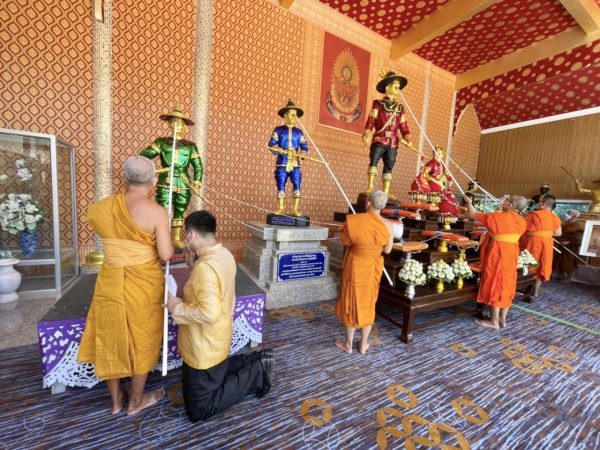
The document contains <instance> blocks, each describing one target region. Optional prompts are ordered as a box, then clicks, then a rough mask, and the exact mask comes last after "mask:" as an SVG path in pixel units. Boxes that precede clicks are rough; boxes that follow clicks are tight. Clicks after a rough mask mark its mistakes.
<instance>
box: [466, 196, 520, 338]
mask: <svg viewBox="0 0 600 450" xmlns="http://www.w3.org/2000/svg"><path fill="white" fill-rule="evenodd" d="M464 200H465V203H466V205H467V210H468V213H469V216H471V217H473V218H475V219H477V220H479V221H480V222H481V223H482V224H483V226H484V227H486V228H487V234H486V235H485V242H484V243H483V244H482V251H481V253H480V255H481V262H480V266H481V282H480V284H479V293H478V294H477V302H479V303H483V304H486V305H489V307H490V313H491V317H490V320H481V319H476V320H475V323H477V324H478V325H481V326H484V327H489V328H494V329H498V328H500V327H502V328H504V327H505V326H506V315H507V313H508V309H509V308H510V306H511V305H512V301H513V299H514V297H515V291H516V289H517V258H518V257H519V239H520V238H521V236H522V235H523V233H525V220H524V219H523V218H522V217H521V215H520V214H519V213H518V212H517V211H522V210H523V209H524V208H525V207H527V200H526V199H525V197H521V196H516V195H513V196H510V197H508V196H507V197H504V198H503V199H502V202H501V207H502V211H501V212H496V213H489V214H483V213H478V212H477V211H475V208H473V200H472V199H471V198H470V197H468V196H465V197H464ZM484 246H485V249H484V248H483V247H484Z"/></svg>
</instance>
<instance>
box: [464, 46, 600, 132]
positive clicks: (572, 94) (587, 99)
mask: <svg viewBox="0 0 600 450" xmlns="http://www.w3.org/2000/svg"><path fill="white" fill-rule="evenodd" d="M599 76H600V39H598V40H597V41H595V42H591V43H589V44H586V45H582V46H581V47H577V48H574V49H572V50H569V51H566V52H563V53H560V54H558V55H555V56H552V57H550V58H547V59H544V60H541V61H537V62H535V63H532V64H529V65H526V66H523V67H520V68H518V69H515V70H512V71H510V72H507V73H505V74H503V75H500V76H497V77H493V78H490V79H488V80H485V81H482V82H481V83H478V84H475V85H473V86H468V87H466V88H463V89H461V90H460V91H458V94H457V96H456V112H455V120H458V118H459V117H460V114H461V112H462V111H463V110H464V108H466V107H467V105H469V104H470V103H474V104H475V109H476V110H477V112H478V116H479V117H480V123H481V127H482V128H490V127H496V126H500V125H507V124H509V123H515V122H521V121H523V120H530V119H538V118H540V117H546V116H552V115H555V114H561V113H565V112H570V111H577V110H580V109H587V108H592V107H594V106H600V85H599V84H598V81H597V80H598V77H599ZM595 80H596V81H595ZM575 81H576V82H575ZM520 96H524V98H523V99H519V101H514V99H515V98H519V97H520ZM545 97H547V98H548V101H546V100H544V98H545ZM507 99H512V100H513V101H507ZM519 103H525V104H526V107H525V108H521V109H519ZM500 105H502V106H500ZM557 105H561V106H560V107H559V106H557ZM480 113H484V114H485V115H484V116H483V117H481V115H480ZM494 119H496V120H495V122H494Z"/></svg>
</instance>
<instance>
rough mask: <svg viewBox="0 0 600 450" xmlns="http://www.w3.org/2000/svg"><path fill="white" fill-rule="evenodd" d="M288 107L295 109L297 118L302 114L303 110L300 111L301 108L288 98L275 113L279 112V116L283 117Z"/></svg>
mask: <svg viewBox="0 0 600 450" xmlns="http://www.w3.org/2000/svg"><path fill="white" fill-rule="evenodd" d="M290 109H295V110H296V115H297V116H298V118H300V117H302V116H303V115H304V111H302V108H298V107H297V106H296V105H295V104H294V102H293V101H292V99H291V98H290V99H289V100H288V102H287V105H285V106H284V107H283V108H281V109H280V110H279V111H278V112H277V114H279V117H283V116H284V115H285V113H286V112H288V111H289V110H290Z"/></svg>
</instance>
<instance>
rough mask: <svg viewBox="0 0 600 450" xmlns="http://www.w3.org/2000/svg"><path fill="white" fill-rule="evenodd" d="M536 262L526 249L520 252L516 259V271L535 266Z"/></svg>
mask: <svg viewBox="0 0 600 450" xmlns="http://www.w3.org/2000/svg"><path fill="white" fill-rule="evenodd" d="M537 265H539V264H538V262H537V261H536V260H535V258H534V257H533V255H532V254H531V252H530V251H529V250H527V249H523V250H521V253H520V254H519V257H518V258H517V269H522V268H524V267H529V266H537Z"/></svg>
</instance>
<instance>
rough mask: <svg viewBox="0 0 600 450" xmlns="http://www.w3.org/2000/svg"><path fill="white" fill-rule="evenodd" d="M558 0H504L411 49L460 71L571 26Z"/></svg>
mask: <svg viewBox="0 0 600 450" xmlns="http://www.w3.org/2000/svg"><path fill="white" fill-rule="evenodd" d="M575 25H576V22H575V20H574V19H573V18H572V17H571V16H570V15H569V13H568V12H567V10H566V9H565V8H564V7H563V6H562V5H561V4H560V3H558V1H554V0H552V1H548V0H539V1H533V0H504V1H502V2H499V3H495V4H494V5H492V6H490V7H489V8H487V9H485V10H483V11H481V12H480V13H478V14H475V15H474V16H473V17H471V18H470V19H469V20H467V21H465V22H463V23H461V24H459V25H458V26H456V27H454V28H452V29H450V30H448V31H447V32H446V33H444V34H442V35H441V36H439V37H437V38H436V39H434V40H432V41H430V42H428V43H427V44H425V45H424V46H423V47H421V48H419V49H417V50H415V53H416V54H418V55H419V56H421V57H422V58H425V59H427V60H429V61H431V62H432V63H434V64H435V65H436V66H438V67H441V68H443V69H446V70H447V71H449V72H452V73H462V72H465V71H467V70H470V69H473V68H475V67H477V66H479V65H481V64H485V63H487V62H490V61H492V60H494V59H497V58H500V57H502V56H505V55H508V54H510V53H513V52H514V51H516V50H519V49H521V48H524V47H528V46H529V45H531V44H534V43H536V42H539V41H542V40H544V39H546V38H548V37H550V36H554V35H555V34H558V33H560V32H561V31H565V30H566V29H567V28H571V27H574V26H575Z"/></svg>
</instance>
